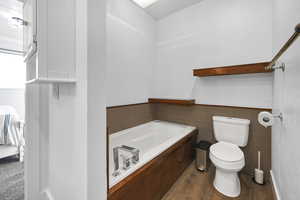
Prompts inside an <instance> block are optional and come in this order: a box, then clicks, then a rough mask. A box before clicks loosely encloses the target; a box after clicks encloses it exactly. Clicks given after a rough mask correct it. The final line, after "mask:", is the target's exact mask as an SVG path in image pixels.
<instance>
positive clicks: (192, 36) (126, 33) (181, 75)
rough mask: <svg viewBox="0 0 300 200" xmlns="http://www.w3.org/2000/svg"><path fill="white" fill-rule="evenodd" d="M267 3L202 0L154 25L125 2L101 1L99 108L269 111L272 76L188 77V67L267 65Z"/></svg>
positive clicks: (260, 0)
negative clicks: (163, 103) (104, 89)
mask: <svg viewBox="0 0 300 200" xmlns="http://www.w3.org/2000/svg"><path fill="white" fill-rule="evenodd" d="M271 5H272V1H271V0H253V1H249V0H228V1H218V0H204V1H202V2H200V3H199V4H196V5H193V6H191V7H188V8H186V9H183V10H181V11H179V12H176V13H174V14H172V15H170V16H168V17H166V18H164V19H162V20H160V21H155V20H154V19H153V18H151V16H149V15H148V14H147V13H146V12H145V11H144V10H142V9H141V8H139V7H138V6H136V5H135V4H133V3H132V2H131V1H130V0H124V1H117V0H109V6H108V19H107V27H108V28H107V49H108V61H107V63H108V71H107V80H108V84H107V85H108V98H107V105H108V106H115V105H124V104H132V103H141V102H145V101H147V98H148V97H160V98H163V97H166V98H195V99H196V101H197V103H200V104H217V105H229V106H245V107H260V108H271V106H272V81H273V75H272V74H252V75H241V76H239V75H237V76H226V77H210V78H201V79H200V78H194V77H193V75H192V69H193V68H198V67H199V68H200V67H209V66H219V65H220V66H224V65H234V64H245V63H255V62H262V61H269V60H270V59H271V53H272V6H271Z"/></svg>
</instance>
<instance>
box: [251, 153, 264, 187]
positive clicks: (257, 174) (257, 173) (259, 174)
mask: <svg viewBox="0 0 300 200" xmlns="http://www.w3.org/2000/svg"><path fill="white" fill-rule="evenodd" d="M257 153H258V155H257V158H258V159H257V161H258V168H256V169H254V178H253V180H254V182H255V183H257V184H259V185H263V184H264V171H263V170H261V168H260V151H258V152H257Z"/></svg>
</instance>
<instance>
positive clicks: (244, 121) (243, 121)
mask: <svg viewBox="0 0 300 200" xmlns="http://www.w3.org/2000/svg"><path fill="white" fill-rule="evenodd" d="M213 121H219V122H226V123H232V124H244V125H249V124H250V120H249V119H240V118H233V117H222V116H213Z"/></svg>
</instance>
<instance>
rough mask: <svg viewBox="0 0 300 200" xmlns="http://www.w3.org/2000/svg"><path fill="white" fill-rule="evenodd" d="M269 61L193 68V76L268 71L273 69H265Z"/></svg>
mask: <svg viewBox="0 0 300 200" xmlns="http://www.w3.org/2000/svg"><path fill="white" fill-rule="evenodd" d="M269 64H270V62H262V63H253V64H245V65H233V66H225V67H214V68H203V69H194V70H193V74H194V76H198V77H205V76H224V75H235V74H253V73H269V72H272V71H273V70H269V69H266V67H267V66H268V65H269Z"/></svg>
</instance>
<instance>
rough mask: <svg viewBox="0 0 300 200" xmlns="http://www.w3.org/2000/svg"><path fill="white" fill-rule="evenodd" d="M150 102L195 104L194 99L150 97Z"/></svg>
mask: <svg viewBox="0 0 300 200" xmlns="http://www.w3.org/2000/svg"><path fill="white" fill-rule="evenodd" d="M148 102H149V103H167V104H179V105H194V104H195V100H194V99H158V98H149V99H148Z"/></svg>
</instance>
